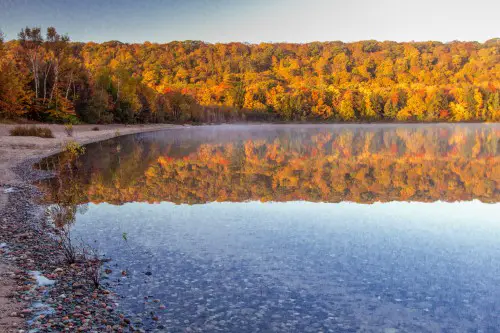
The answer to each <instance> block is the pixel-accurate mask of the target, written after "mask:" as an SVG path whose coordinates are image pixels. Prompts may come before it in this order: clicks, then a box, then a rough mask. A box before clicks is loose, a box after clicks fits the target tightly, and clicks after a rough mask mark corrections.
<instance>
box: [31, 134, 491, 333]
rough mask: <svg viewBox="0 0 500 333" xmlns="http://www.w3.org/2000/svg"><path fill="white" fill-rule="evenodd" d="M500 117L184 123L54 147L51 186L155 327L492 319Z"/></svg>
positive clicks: (130, 304)
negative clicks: (449, 121)
mask: <svg viewBox="0 0 500 333" xmlns="http://www.w3.org/2000/svg"><path fill="white" fill-rule="evenodd" d="M498 130H499V129H498V126H497V125H426V126H416V125H415V126H413V125H412V126H404V127H401V126H378V125H376V126H347V127H341V126H316V125H314V126H313V125H310V126H304V125H301V126H220V127H199V128H191V129H179V130H172V131H167V132H158V133H148V134H140V135H134V136H126V137H123V138H118V139H114V140H109V141H105V142H102V143H96V144H92V145H89V146H88V147H87V152H86V154H85V155H83V156H81V157H80V158H78V159H77V160H73V159H71V158H69V157H68V156H65V155H64V154H61V155H58V156H54V157H51V158H48V159H45V160H43V161H42V162H41V163H40V164H39V165H38V167H40V168H43V169H49V170H54V171H56V172H57V174H58V175H57V177H55V178H53V179H49V180H46V181H43V182H41V183H40V184H39V185H40V188H42V189H43V190H44V191H45V193H46V196H45V198H44V200H45V202H46V203H48V204H55V205H59V206H61V207H63V209H61V212H63V213H64V215H63V216H64V217H65V218H67V223H71V228H72V233H73V234H74V235H75V236H76V237H78V238H81V239H83V240H84V241H87V242H92V244H96V245H97V246H98V247H99V250H100V251H101V252H102V253H103V254H105V255H106V256H108V257H110V258H111V259H112V261H111V262H110V264H109V266H108V267H107V268H108V269H110V270H111V271H112V272H111V273H110V274H108V275H107V283H108V284H109V287H110V288H112V289H113V290H114V291H116V292H117V294H118V295H120V296H121V297H122V298H121V299H120V300H119V303H120V310H122V311H124V312H126V313H127V314H129V315H130V316H131V317H132V319H133V321H134V322H136V323H138V324H137V325H138V326H140V327H143V328H145V329H147V330H152V331H154V330H157V331H159V332H164V331H169V332H186V331H190V332H479V331H482V332H497V331H498V327H500V317H499V316H498V313H499V311H500V291H499V289H498V284H499V283H500V243H499V242H498V239H500V226H499V225H498V216H499V215H500V207H499V203H498V202H499V199H500V194H499V184H498V182H499V181H500V160H499V158H500V157H499V156H500V154H499V150H500V146H499V142H498ZM216 201H219V202H216ZM378 201H380V202H378ZM75 208H78V209H75ZM124 233H126V234H127V240H124V239H123V234H124ZM122 271H126V272H127V274H126V276H123V275H122V274H121V272H122ZM153 317H154V318H155V319H158V320H153ZM139 322H140V324H139Z"/></svg>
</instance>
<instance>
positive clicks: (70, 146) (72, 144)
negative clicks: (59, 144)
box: [64, 141, 85, 157]
mask: <svg viewBox="0 0 500 333" xmlns="http://www.w3.org/2000/svg"><path fill="white" fill-rule="evenodd" d="M64 151H65V152H67V153H68V154H70V155H71V156H73V157H77V156H79V155H82V154H83V153H85V147H84V146H82V145H81V144H79V143H78V142H76V141H69V142H67V143H66V145H65V146H64Z"/></svg>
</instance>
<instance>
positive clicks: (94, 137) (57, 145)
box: [0, 124, 179, 207]
mask: <svg viewBox="0 0 500 333" xmlns="http://www.w3.org/2000/svg"><path fill="white" fill-rule="evenodd" d="M16 126H18V125H4V124H0V170H2V172H1V173H0V185H2V184H11V185H14V184H18V183H19V182H20V181H21V180H20V179H19V177H18V176H17V175H16V174H15V173H14V172H13V171H12V167H14V166H16V165H18V164H19V163H22V162H23V161H25V160H27V159H31V158H36V157H43V156H47V155H51V154H55V153H57V152H59V151H60V150H61V149H62V147H64V144H65V143H66V142H68V141H72V140H74V141H77V142H79V143H81V144H87V143H91V142H95V141H101V140H105V139H109V138H112V137H115V136H117V135H125V134H132V133H140V132H149V131H157V130H161V129H167V128H174V127H178V126H179V125H169V124H159V125H156V124H155V125H130V126H126V125H98V126H96V125H77V126H73V128H74V133H73V136H72V137H69V136H68V135H67V134H66V133H65V131H64V126H63V125H39V126H40V127H48V128H50V129H51V130H52V133H53V134H54V136H55V138H53V139H44V138H38V137H32V136H29V137H23V136H10V133H9V131H10V130H11V129H12V128H14V127H16ZM22 126H29V125H22ZM94 127H98V128H99V131H93V130H92V128H94ZM117 131H118V132H119V133H117ZM0 202H1V201H0ZM0 207H1V206H0Z"/></svg>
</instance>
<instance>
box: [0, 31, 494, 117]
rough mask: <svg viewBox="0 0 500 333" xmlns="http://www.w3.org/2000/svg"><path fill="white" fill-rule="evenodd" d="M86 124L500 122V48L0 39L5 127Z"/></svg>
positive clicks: (35, 36) (52, 35) (49, 35)
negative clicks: (14, 123)
mask: <svg viewBox="0 0 500 333" xmlns="http://www.w3.org/2000/svg"><path fill="white" fill-rule="evenodd" d="M19 117H26V118H29V119H33V120H39V121H55V122H78V121H83V122H88V123H111V122H121V123H137V122H139V123H146V122H222V121H235V120H284V121H450V122H456V121H499V120H500V39H498V38H496V39H491V40H489V41H486V42H484V43H479V42H450V43H441V42H433V41H430V42H408V43H397V42H390V41H385V42H377V41H360V42H355V43H343V42H315V43H307V44H290V43H261V44H245V43H228V44H219V43H218V44H209V43H204V42H200V41H183V42H171V43H166V44H156V43H149V42H145V43H143V44H126V43H121V42H118V41H110V42H106V43H100V44H98V43H93V42H89V43H79V42H71V41H70V38H69V37H68V36H67V35H61V34H59V33H58V32H57V31H56V29H55V28H53V27H49V28H48V29H47V30H46V32H45V33H43V32H42V30H41V28H38V27H34V28H30V27H26V28H24V29H22V30H21V31H20V33H19V35H18V36H17V39H15V40H11V41H7V42H5V41H4V38H3V37H2V35H1V34H0V118H19Z"/></svg>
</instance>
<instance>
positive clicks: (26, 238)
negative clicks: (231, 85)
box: [0, 124, 184, 332]
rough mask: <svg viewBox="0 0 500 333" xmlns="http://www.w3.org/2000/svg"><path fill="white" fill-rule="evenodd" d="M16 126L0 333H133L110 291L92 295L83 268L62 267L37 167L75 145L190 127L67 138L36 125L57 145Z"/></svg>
mask: <svg viewBox="0 0 500 333" xmlns="http://www.w3.org/2000/svg"><path fill="white" fill-rule="evenodd" d="M15 126H18V125H14V124H13V125H10V124H9V125H5V124H0V170H2V172H1V173H0V212H1V213H0V331H2V332H25V331H26V330H29V329H39V330H41V331H44V330H56V331H58V330H64V329H67V328H69V329H70V330H76V329H77V328H81V329H83V331H86V330H94V331H96V330H97V331H99V332H101V331H117V330H122V331H133V330H134V328H133V327H132V326H131V325H132V324H131V322H130V320H128V319H127V318H125V317H124V316H123V315H120V314H118V313H116V311H115V308H116V302H117V300H116V299H115V298H114V296H113V295H112V294H111V292H109V291H107V290H106V289H102V290H94V289H93V287H92V286H91V284H90V283H89V282H88V281H86V279H87V278H86V277H85V274H84V273H85V272H84V271H85V268H84V267H83V263H76V264H72V265H70V266H68V265H67V264H65V263H64V262H63V259H62V257H61V253H60V250H59V249H58V248H57V242H56V239H55V237H54V236H55V235H54V230H53V229H52V227H51V226H49V225H48V224H47V222H46V217H45V213H44V211H43V208H42V207H41V206H39V205H38V204H37V203H36V198H37V197H38V196H39V195H40V193H39V191H38V190H37V189H36V188H35V187H34V186H33V185H32V183H33V182H34V181H36V180H38V179H40V178H43V177H45V176H46V174H45V173H43V172H40V171H37V170H33V169H32V168H31V166H32V165H33V163H35V162H36V161H38V160H40V159H41V158H43V157H47V156H50V155H53V154H56V153H58V152H60V151H62V149H63V147H64V144H65V143H67V142H69V141H76V142H78V143H79V144H82V145H85V144H89V143H92V142H98V141H104V140H107V139H110V138H114V137H117V136H122V135H128V134H135V133H144V132H152V131H161V130H167V129H174V128H183V127H184V126H182V125H170V124H161V125H134V126H125V125H101V126H98V127H99V131H93V130H92V128H93V127H96V126H95V125H76V126H74V127H73V128H74V133H73V136H72V137H69V136H68V135H67V134H66V133H65V131H64V126H63V125H45V124H37V126H41V127H49V128H50V129H51V130H52V132H53V134H54V136H55V138H51V139H46V138H38V137H13V136H10V135H9V130H10V129H11V128H13V127H15ZM21 126H31V125H21ZM117 131H118V132H119V133H118V132H117ZM33 272H40V274H41V275H43V277H46V278H47V279H49V281H54V282H55V283H54V285H50V286H49V285H44V283H43V281H44V280H43V279H42V283H40V279H37V278H36V277H35V275H36V274H38V273H33ZM48 314H50V315H51V316H49V317H47V315H48ZM55 319H57V320H55ZM28 324H30V325H29V327H28Z"/></svg>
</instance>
